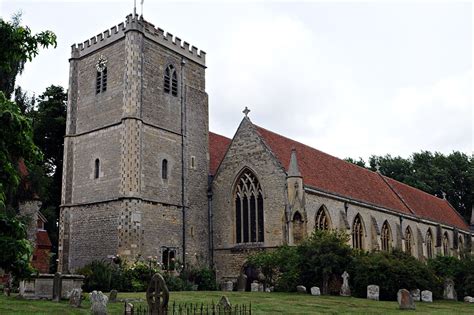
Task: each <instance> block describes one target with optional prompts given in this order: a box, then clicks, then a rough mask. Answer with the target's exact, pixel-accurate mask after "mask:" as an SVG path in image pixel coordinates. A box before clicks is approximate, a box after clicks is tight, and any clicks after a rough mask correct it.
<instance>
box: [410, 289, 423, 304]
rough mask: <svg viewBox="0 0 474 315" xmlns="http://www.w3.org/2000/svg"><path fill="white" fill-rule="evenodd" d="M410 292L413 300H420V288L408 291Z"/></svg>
mask: <svg viewBox="0 0 474 315" xmlns="http://www.w3.org/2000/svg"><path fill="white" fill-rule="evenodd" d="M410 294H411V296H412V298H413V301H418V302H419V301H420V299H421V296H420V289H414V290H411V291H410Z"/></svg>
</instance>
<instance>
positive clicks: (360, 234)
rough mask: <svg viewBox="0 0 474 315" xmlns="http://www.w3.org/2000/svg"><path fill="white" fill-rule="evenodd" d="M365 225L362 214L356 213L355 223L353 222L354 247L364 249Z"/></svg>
mask: <svg viewBox="0 0 474 315" xmlns="http://www.w3.org/2000/svg"><path fill="white" fill-rule="evenodd" d="M363 239H364V227H363V225H362V219H361V217H360V215H356V217H355V219H354V224H352V247H353V248H355V249H363V248H364V244H363Z"/></svg>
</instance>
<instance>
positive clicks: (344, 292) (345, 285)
mask: <svg viewBox="0 0 474 315" xmlns="http://www.w3.org/2000/svg"><path fill="white" fill-rule="evenodd" d="M341 277H342V286H341V292H340V295H341V296H351V288H350V287H349V274H348V273H347V271H344V273H343V274H342V276H341Z"/></svg>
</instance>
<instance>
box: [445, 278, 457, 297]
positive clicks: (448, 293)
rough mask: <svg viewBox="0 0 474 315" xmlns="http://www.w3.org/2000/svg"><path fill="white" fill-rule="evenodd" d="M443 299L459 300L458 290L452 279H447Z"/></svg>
mask: <svg viewBox="0 0 474 315" xmlns="http://www.w3.org/2000/svg"><path fill="white" fill-rule="evenodd" d="M443 299H445V300H457V294H456V290H454V281H453V279H451V278H446V280H445V281H444V291H443Z"/></svg>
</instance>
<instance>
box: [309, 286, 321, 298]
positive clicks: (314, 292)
mask: <svg viewBox="0 0 474 315" xmlns="http://www.w3.org/2000/svg"><path fill="white" fill-rule="evenodd" d="M311 295H316V296H318V295H321V290H320V289H319V287H311Z"/></svg>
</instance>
